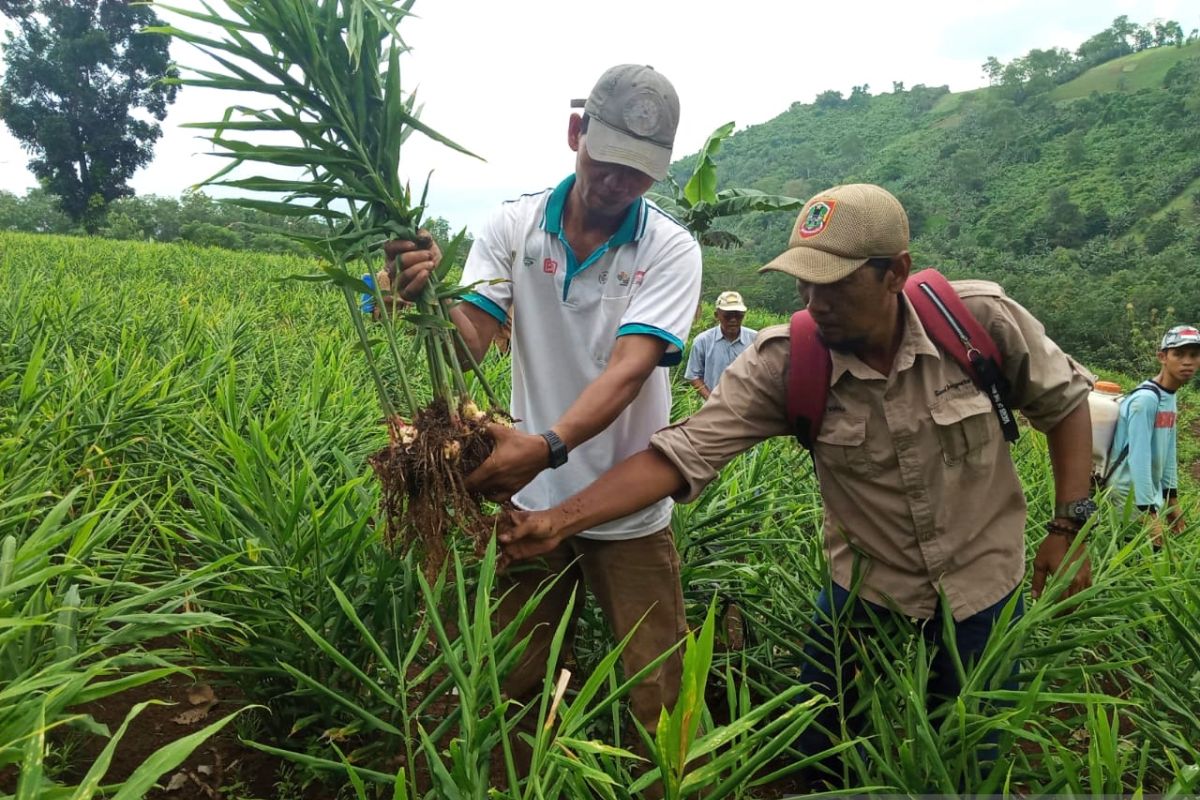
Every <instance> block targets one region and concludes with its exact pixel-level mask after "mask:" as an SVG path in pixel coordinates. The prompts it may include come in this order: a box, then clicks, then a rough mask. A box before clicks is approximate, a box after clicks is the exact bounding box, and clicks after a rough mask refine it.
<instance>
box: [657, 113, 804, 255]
mask: <svg viewBox="0 0 1200 800" xmlns="http://www.w3.org/2000/svg"><path fill="white" fill-rule="evenodd" d="M733 126H734V123H733V122H727V123H725V124H724V125H722V126H721V127H719V128H717V129H716V130H715V131H713V132H712V133H711V134H709V136H708V141H706V142H705V143H704V147H702V148H701V149H700V154H699V155H698V156H697V157H696V167H695V169H694V170H692V175H691V177H690V178H688V181H687V183H685V184H684V185H683V188H680V186H679V183H678V182H676V180H675V178H674V177H673V176H671V175H668V176H667V181H666V185H667V188H668V189H669V190H670V192H671V193H670V194H669V195H665V194H661V193H658V192H647V194H646V196H647V197H649V198H650V199H651V200H653V201H654V202H655V203H656V204H658V206H659V207H661V208H662V209H663V210H664V211H666V212H667V213H668V214H670V215H671V216H673V217H675V219H677V220H679V221H680V222H681V223H683V224H684V225H685V226H686V227H687V229H688V230H689V231H691V232H692V235H693V236H695V237H696V239H697V240H698V241H699V242H700V244H703V245H708V246H710V247H722V248H733V247H741V246H742V240H741V239H740V238H738V236H737V235H736V234H734V233H732V232H730V231H723V230H713V229H712V225H713V222H714V221H715V220H716V219H718V218H720V217H739V216H741V215H743V214H749V213H750V212H751V211H788V210H792V209H797V208H800V207H801V206H803V205H804V201H803V200H798V199H796V198H795V197H786V196H784V195H777V194H767V193H766V192H760V191H758V190H757V189H722V190H721V191H717V162H716V161H715V159H714V156H716V154H717V151H718V150H720V149H721V143H722V142H724V141H725V140H726V139H727V138H729V137H730V136H731V135H733Z"/></svg>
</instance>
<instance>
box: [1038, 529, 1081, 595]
mask: <svg viewBox="0 0 1200 800" xmlns="http://www.w3.org/2000/svg"><path fill="white" fill-rule="evenodd" d="M1071 545H1072V541H1071V540H1069V539H1068V538H1067V537H1066V536H1061V535H1059V534H1054V533H1051V534H1048V535H1047V536H1046V538H1045V539H1043V540H1042V544H1041V545H1040V546H1039V547H1038V550H1037V555H1035V556H1034V558H1033V591H1032V595H1033V599H1034V600H1037V599H1038V598H1039V597H1041V596H1042V590H1043V589H1044V588H1045V586H1046V578H1047V576H1049V575H1050V574H1051V573H1054V572H1058V571H1059V569H1061V568H1064V567H1066V566H1067V564H1066V563H1065V562H1066V560H1067V550H1069V549H1070V547H1071ZM1080 559H1082V561H1083V563H1082V564H1080V566H1079V570H1078V571H1077V572H1076V573H1075V577H1074V578H1072V579H1071V585H1070V586H1069V587H1067V591H1066V594H1065V595H1064V596H1065V597H1070V596H1071V595H1073V594H1078V593H1079V592H1082V591H1083V590H1084V589H1086V588H1088V587H1089V586H1091V585H1092V562H1091V560H1090V559H1089V558H1088V555H1087V548H1085V547H1084V546H1083V542H1080V543H1079V545H1078V546H1077V547H1076V548H1075V552H1074V553H1073V554H1072V555H1071V561H1072V562H1074V561H1078V560H1080Z"/></svg>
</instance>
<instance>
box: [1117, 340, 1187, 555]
mask: <svg viewBox="0 0 1200 800" xmlns="http://www.w3.org/2000/svg"><path fill="white" fill-rule="evenodd" d="M1158 363H1159V366H1160V368H1159V371H1158V374H1157V375H1155V376H1154V377H1153V378H1151V379H1150V380H1148V381H1144V382H1143V383H1142V384H1141V385H1140V386H1138V387H1137V388H1136V389H1134V390H1133V391H1131V392H1130V393H1129V394H1128V395H1126V397H1125V399H1124V400H1122V401H1121V408H1120V410H1119V411H1118V413H1117V430H1116V432H1115V433H1114V434H1113V443H1112V452H1113V453H1114V454H1117V455H1116V456H1115V457H1116V458H1118V459H1119V460H1120V463H1119V464H1118V465H1117V468H1116V469H1115V470H1113V474H1112V477H1111V478H1109V481H1108V485H1109V486H1111V487H1112V490H1113V497H1114V499H1115V500H1116V501H1117V502H1119V503H1124V502H1125V499H1126V498H1127V497H1128V496H1129V495H1133V503H1134V505H1135V506H1137V508H1138V510H1139V511H1142V512H1144V513H1146V514H1147V515H1149V516H1150V517H1151V520H1152V522H1151V526H1150V535H1151V543H1152V544H1153V545H1154V547H1155V548H1156V549H1157V548H1160V547H1162V539H1163V533H1164V528H1165V527H1166V526H1164V525H1163V520H1162V515H1161V514H1160V512H1161V511H1162V510H1163V509H1166V515H1165V516H1166V521H1167V523H1168V525H1169V526H1170V528H1171V531H1172V532H1173V533H1182V532H1183V526H1184V518H1183V513H1182V512H1181V511H1180V508H1179V473H1178V459H1177V458H1176V454H1175V447H1176V429H1175V420H1176V405H1175V393H1176V392H1177V391H1178V390H1179V389H1180V387H1182V386H1186V385H1187V383H1188V381H1190V380H1191V379H1192V378H1194V377H1195V376H1196V368H1197V367H1198V366H1200V329H1197V328H1196V327H1194V326H1192V325H1179V326H1177V327H1174V328H1171V330H1169V331H1167V333H1166V335H1165V336H1163V339H1162V345H1161V346H1160V347H1159V349H1158Z"/></svg>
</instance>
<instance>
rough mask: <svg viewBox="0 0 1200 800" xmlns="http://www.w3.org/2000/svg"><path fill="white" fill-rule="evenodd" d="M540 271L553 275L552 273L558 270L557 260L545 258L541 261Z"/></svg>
mask: <svg viewBox="0 0 1200 800" xmlns="http://www.w3.org/2000/svg"><path fill="white" fill-rule="evenodd" d="M542 272H544V273H546V274H547V275H553V274H554V273H556V272H558V262H557V261H555V260H554V259H553V258H547V259H546V260H545V261H543V262H542Z"/></svg>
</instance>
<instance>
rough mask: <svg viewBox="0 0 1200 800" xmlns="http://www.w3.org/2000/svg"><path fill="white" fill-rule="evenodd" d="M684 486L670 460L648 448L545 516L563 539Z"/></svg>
mask: <svg viewBox="0 0 1200 800" xmlns="http://www.w3.org/2000/svg"><path fill="white" fill-rule="evenodd" d="M686 485H687V481H686V480H684V477H683V475H682V474H680V472H679V470H677V469H676V468H675V465H674V464H673V463H672V462H671V460H670V459H668V458H667V457H666V456H664V455H663V454H662V453H660V452H659V451H658V450H655V449H654V448H652V447H651V448H647V449H645V450H643V451H642V452H640V453H637V454H636V455H633V456H630V457H629V458H627V459H625V460H624V461H622V462H621V463H620V464H618V465H617V466H615V467H613V468H612V469H610V470H609V471H608V472H606V473H604V474H603V475H601V476H600V478H599V479H597V480H596V482H595V483H593V484H591V485H590V486H588V487H587V488H586V489H584V490H583V491H581V492H579V494H576V495H574V496H572V497H570V498H568V499H567V500H565V501H564V502H563V503H562V504H561V505H559V506H558V507H557V508H554V509H551V510H550V512H548V513H550V514H553V515H554V528H555V529H556V530H558V531H559V533H560V535H561V536H562V537H563V538H565V537H567V536H574V535H575V534H577V533H579V532H580V531H586V530H590V529H591V528H594V527H596V526H597V525H603V524H604V523H606V522H610V521H612V520H614V519H620V518H621V517H624V516H628V515H629V514H632V513H634V512H636V511H640V510H642V509H643V508H646V507H647V506H649V505H651V504H652V503H656V502H658V501H659V500H662V499H663V498H664V497H670V496H671V495H673V494H677V493H678V492H681V491H683V489H684V488H685V487H686Z"/></svg>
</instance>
